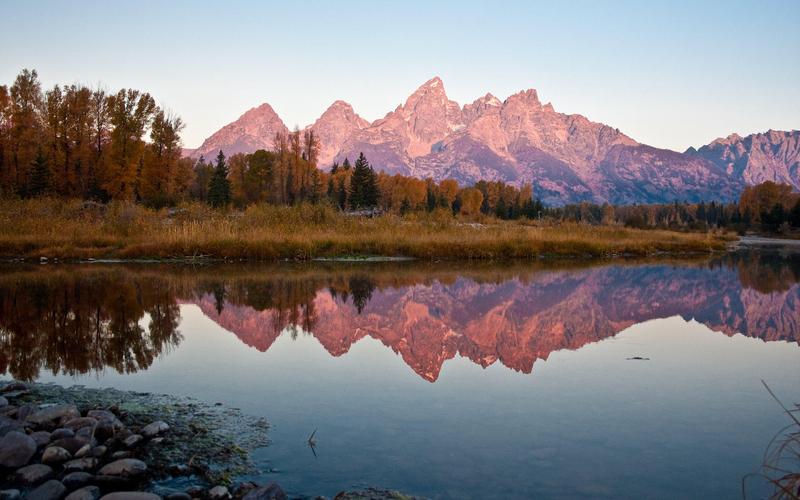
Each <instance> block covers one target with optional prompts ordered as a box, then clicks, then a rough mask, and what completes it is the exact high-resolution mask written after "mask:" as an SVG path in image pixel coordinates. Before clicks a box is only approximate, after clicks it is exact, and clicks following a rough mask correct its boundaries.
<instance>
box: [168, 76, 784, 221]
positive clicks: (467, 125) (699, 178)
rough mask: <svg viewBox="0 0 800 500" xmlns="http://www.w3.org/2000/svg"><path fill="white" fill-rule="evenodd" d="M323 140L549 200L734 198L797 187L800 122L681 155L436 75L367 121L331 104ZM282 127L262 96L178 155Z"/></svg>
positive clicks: (423, 172) (326, 154)
mask: <svg viewBox="0 0 800 500" xmlns="http://www.w3.org/2000/svg"><path fill="white" fill-rule="evenodd" d="M306 129H312V130H314V131H315V132H316V133H317V134H318V136H319V137H320V140H321V151H320V168H327V167H329V166H330V165H331V164H332V163H333V162H334V161H339V162H341V161H342V160H344V158H346V157H349V158H350V159H351V161H352V159H353V158H355V157H356V156H358V153H359V152H362V151H363V152H364V154H366V155H367V158H368V159H369V160H370V163H371V164H372V165H373V166H375V167H376V168H377V169H378V170H382V171H385V172H388V173H400V174H404V175H412V176H417V177H423V178H424V177H430V178H433V179H435V180H441V179H444V178H453V179H456V180H458V181H459V182H461V183H465V184H468V183H473V182H477V181H479V180H487V181H493V180H500V181H504V182H509V183H513V184H522V183H526V182H530V183H532V184H533V186H534V192H535V194H536V195H537V196H538V197H540V198H542V199H543V200H544V201H545V202H546V203H548V204H551V205H561V204H565V203H575V202H580V201H593V202H611V203H615V204H631V203H670V202H672V201H676V200H679V201H689V202H698V201H702V200H706V201H710V200H721V201H725V200H733V199H735V198H736V197H737V196H738V194H739V193H740V192H741V190H742V189H743V188H744V186H746V185H751V184H757V183H759V182H763V181H765V180H773V181H777V182H784V183H788V184H791V185H792V186H794V187H795V189H800V131H797V130H793V131H789V132H779V131H768V132H765V133H763V134H753V135H750V136H747V137H740V136H738V135H736V134H733V135H731V136H729V137H727V138H724V139H717V140H715V141H714V142H712V143H711V144H708V145H707V146H703V147H701V148H699V149H697V150H695V149H694V148H689V149H688V150H687V151H685V152H684V153H679V152H676V151H670V150H666V149H659V148H655V147H651V146H648V145H645V144H640V143H638V142H637V141H635V140H634V139H632V138H630V137H628V136H627V135H625V134H624V133H622V132H620V131H619V129H616V128H612V127H610V126H608V125H604V124H602V123H597V122H592V121H590V120H589V119H587V118H586V117H584V116H582V115H578V114H574V115H567V114H563V113H559V112H557V111H555V109H554V108H553V106H552V105H551V104H550V103H547V104H542V103H541V102H540V100H539V97H538V94H537V92H536V90H533V89H529V90H524V91H520V92H518V93H516V94H514V95H512V96H510V97H508V98H507V99H506V100H505V101H500V100H499V99H498V98H496V97H495V96H493V95H491V94H486V95H485V96H483V97H480V98H478V99H476V100H475V101H474V102H472V103H469V104H466V105H464V106H463V107H462V106H459V105H458V103H456V102H455V101H452V100H450V99H449V98H448V97H447V94H446V92H445V88H444V83H443V82H442V80H441V79H440V78H439V77H434V78H432V79H430V80H428V81H427V82H425V83H424V84H422V85H421V86H420V87H419V88H418V89H417V90H415V91H414V92H413V93H412V94H411V95H410V96H409V97H408V98H407V99H406V101H405V102H404V103H403V104H401V105H400V106H398V107H397V108H396V109H395V110H393V111H391V112H389V113H387V114H386V116H384V117H383V118H380V119H378V120H375V121H374V122H372V123H369V122H367V121H366V120H364V119H363V118H361V117H360V116H359V115H358V114H357V113H356V112H355V111H354V110H353V107H352V106H351V105H350V104H348V103H346V102H344V101H336V102H334V103H333V104H332V105H331V106H330V107H329V108H328V109H327V110H326V111H325V112H324V113H323V114H322V116H320V118H319V119H317V121H315V122H314V123H313V124H311V125H309V126H308V127H306ZM287 131H288V129H287V127H286V125H285V124H284V123H283V121H282V120H281V119H280V117H279V116H278V115H277V114H276V113H275V111H274V110H273V109H272V107H271V106H270V105H269V104H266V103H264V104H262V105H260V106H258V107H256V108H253V109H251V110H249V111H247V112H246V113H244V114H243V115H242V116H241V117H240V118H239V119H237V120H236V121H234V122H232V123H230V124H228V125H226V126H224V127H223V128H222V129H220V130H219V131H217V132H216V133H214V134H213V135H211V136H210V137H209V138H208V139H206V140H205V141H204V142H203V144H202V145H201V146H200V147H199V148H197V149H195V150H186V151H185V153H184V154H185V155H187V156H193V157H199V156H200V155H204V156H206V158H211V157H213V156H216V153H217V152H218V151H219V150H222V151H224V152H225V153H226V154H227V155H232V154H235V153H249V152H253V151H255V150H257V149H261V148H264V149H270V148H272V142H273V138H274V136H275V133H276V132H287Z"/></svg>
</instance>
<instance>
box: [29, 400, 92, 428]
mask: <svg viewBox="0 0 800 500" xmlns="http://www.w3.org/2000/svg"><path fill="white" fill-rule="evenodd" d="M80 416H81V413H80V412H79V411H78V407H76V406H75V405H71V404H62V405H54V406H48V407H46V408H42V409H41V410H39V411H37V412H36V413H34V414H32V415H28V417H27V418H26V419H25V421H27V422H29V423H31V424H33V425H38V426H40V427H50V428H52V427H55V426H56V425H59V424H60V423H62V422H66V421H68V420H72V419H73V418H75V417H80Z"/></svg>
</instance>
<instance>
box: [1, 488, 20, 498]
mask: <svg viewBox="0 0 800 500" xmlns="http://www.w3.org/2000/svg"><path fill="white" fill-rule="evenodd" d="M20 498H22V494H21V493H20V492H19V490H0V500H19V499H20Z"/></svg>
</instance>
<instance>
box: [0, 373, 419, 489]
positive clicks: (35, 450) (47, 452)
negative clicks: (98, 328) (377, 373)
mask: <svg viewBox="0 0 800 500" xmlns="http://www.w3.org/2000/svg"><path fill="white" fill-rule="evenodd" d="M268 427H269V426H268V424H267V422H266V421H265V420H263V419H256V418H253V417H248V416H246V415H243V414H242V413H241V412H239V411H238V410H235V409H230V408H225V407H223V406H222V405H209V404H206V403H202V402H199V401H196V400H192V399H186V398H174V397H170V396H165V395H157V394H149V393H137V392H126V391H118V390H115V389H87V388H85V387H80V386H78V387H72V388H64V387H61V386H57V385H53V384H32V383H22V382H17V381H0V500H22V499H25V500H99V499H102V500H161V499H164V500H192V499H198V500H233V499H237V500H240V499H243V500H281V499H286V498H288V497H287V495H286V493H284V491H283V490H282V489H281V487H280V486H279V485H278V484H277V483H274V482H271V483H267V484H261V485H259V484H256V483H253V482H250V481H244V482H239V483H235V482H234V480H235V478H236V477H238V476H241V475H244V474H247V473H252V472H254V471H255V469H254V468H253V464H252V463H251V461H250V452H251V451H252V450H254V449H255V448H258V447H262V446H266V445H267V444H268V438H267V430H268ZM301 498H302V497H301ZM335 498H336V499H337V500H350V499H353V500H355V499H361V500H366V499H371V500H387V499H395V500H404V499H412V498H414V497H409V496H406V495H402V494H400V493H397V492H394V491H389V490H382V489H375V488H369V489H366V490H363V491H351V492H341V493H339V494H338V495H336V497H335Z"/></svg>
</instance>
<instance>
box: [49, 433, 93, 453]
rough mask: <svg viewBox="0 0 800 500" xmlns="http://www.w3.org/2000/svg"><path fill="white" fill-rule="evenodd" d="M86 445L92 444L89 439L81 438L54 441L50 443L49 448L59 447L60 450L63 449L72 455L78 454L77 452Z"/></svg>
mask: <svg viewBox="0 0 800 500" xmlns="http://www.w3.org/2000/svg"><path fill="white" fill-rule="evenodd" d="M87 444H92V443H91V441H90V440H89V439H87V438H83V437H72V438H64V439H56V440H54V441H51V442H50V446H59V447H61V448H64V449H65V450H67V451H68V452H70V453H72V454H73V455H75V454H76V453H78V450H80V449H81V448H83V447H84V446H85V445H87Z"/></svg>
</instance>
